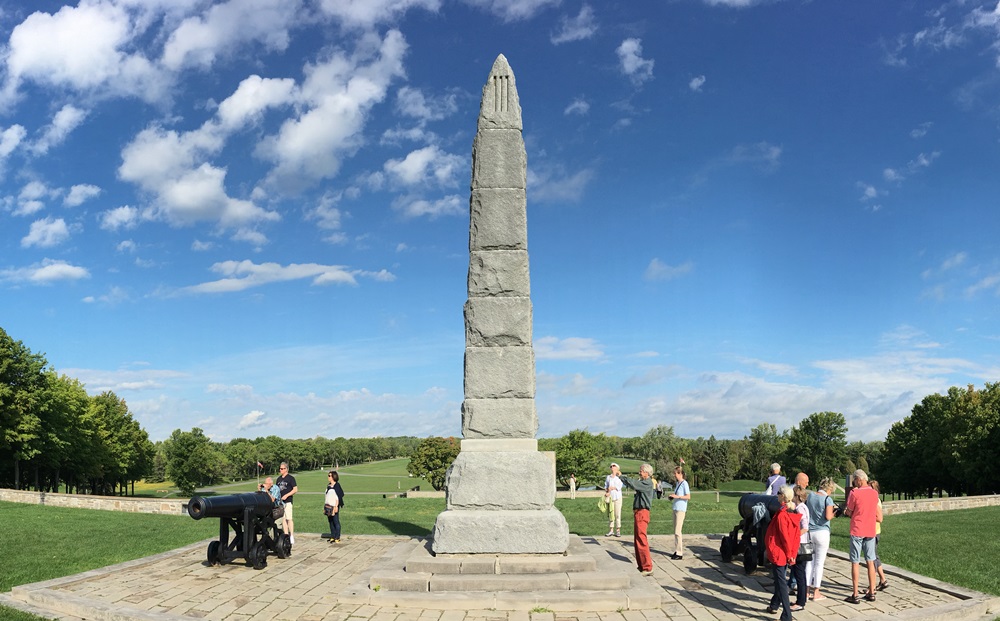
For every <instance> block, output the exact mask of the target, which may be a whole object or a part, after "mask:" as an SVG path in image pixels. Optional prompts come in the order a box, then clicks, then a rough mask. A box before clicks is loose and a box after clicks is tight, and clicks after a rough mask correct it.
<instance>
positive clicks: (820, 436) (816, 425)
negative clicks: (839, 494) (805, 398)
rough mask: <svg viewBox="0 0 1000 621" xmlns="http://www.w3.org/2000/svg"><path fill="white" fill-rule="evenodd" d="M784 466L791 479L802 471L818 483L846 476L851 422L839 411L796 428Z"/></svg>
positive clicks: (790, 435) (808, 419) (811, 418)
mask: <svg viewBox="0 0 1000 621" xmlns="http://www.w3.org/2000/svg"><path fill="white" fill-rule="evenodd" d="M783 459H784V463H783V464H782V465H783V466H784V468H785V471H786V472H787V473H788V475H789V476H795V474H796V473H797V472H799V471H801V472H805V473H806V474H808V475H809V477H810V478H811V479H812V480H814V481H818V480H820V479H821V478H823V477H828V476H833V477H835V476H838V475H840V474H842V472H843V471H842V468H843V467H844V462H846V461H847V421H846V420H844V415H843V414H840V413H839V412H816V413H814V414H810V415H809V416H807V417H806V418H804V419H803V420H802V422H800V423H799V425H798V426H797V427H792V429H791V431H789V433H788V447H787V448H786V449H785V455H784V457H783Z"/></svg>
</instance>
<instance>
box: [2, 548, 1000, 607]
mask: <svg viewBox="0 0 1000 621" xmlns="http://www.w3.org/2000/svg"><path fill="white" fill-rule="evenodd" d="M296 538H297V540H298V541H297V544H296V546H295V548H294V549H293V553H292V557H291V558H288V559H284V560H280V559H277V558H276V557H270V558H269V563H268V566H267V568H266V569H264V570H261V571H255V570H253V569H252V568H250V567H247V566H245V565H244V564H243V563H241V562H239V563H233V564H229V565H223V566H215V567H211V566H208V564H207V563H206V562H205V558H206V548H207V541H206V542H202V543H198V544H194V545H191V546H187V547H184V548H180V549H177V550H173V551H170V552H166V553H163V554H158V555H155V556H151V557H147V558H143V559H138V560H135V561H130V562H127V563H121V564H119V565H114V566H110V567H105V568H102V569H97V570H93V571H89V572H85V573H81V574H77V575H74V576H67V577H65V578H59V579H56V580H50V581H46V582H41V583H35V584H29V585H22V586H19V587H15V588H14V589H13V590H12V591H11V593H9V594H3V595H2V596H0V603H2V604H5V605H13V606H16V607H19V608H22V609H25V610H28V611H31V612H34V613H35V614H40V615H43V616H47V617H49V618H53V619H64V620H67V621H74V620H76V619H102V620H112V619H113V620H116V621H118V620H123V619H136V620H140V621H190V620H191V619H211V620H216V621H271V620H272V619H276V620H280V621H321V620H329V621H348V620H350V621H664V620H667V619H670V620H672V621H736V620H737V619H760V620H761V621H775V620H776V619H777V615H770V614H767V613H766V612H765V608H766V607H767V604H768V600H769V598H770V593H771V580H770V578H769V577H768V576H767V575H765V572H763V571H760V570H758V572H757V573H755V574H754V575H751V576H747V575H745V574H744V571H743V568H742V565H741V564H739V563H738V562H732V563H723V562H722V559H721V557H720V555H719V552H718V547H719V541H718V538H715V537H712V538H709V537H705V536H688V537H685V543H686V547H687V553H686V555H685V558H684V560H682V561H672V560H670V559H669V555H670V553H671V552H672V548H673V545H672V543H673V538H672V537H668V536H652V537H650V541H651V547H652V549H653V557H654V563H655V565H656V569H655V571H654V573H653V575H652V576H648V577H641V576H640V577H638V578H637V579H638V580H640V581H644V583H645V586H647V587H648V588H649V590H650V591H651V592H658V593H659V596H660V605H659V606H658V607H648V608H646V609H643V610H628V609H624V608H623V609H622V610H620V611H619V610H611V611H605V612H590V611H587V600H586V595H585V593H584V592H579V593H574V592H573V591H572V590H570V591H568V592H567V595H566V597H567V599H566V600H565V601H555V600H553V601H551V602H546V601H540V600H539V599H537V598H535V597H533V596H532V595H531V594H530V593H523V594H517V593H515V594H510V595H512V596H507V597H501V598H499V599H498V598H497V597H496V594H493V598H492V599H490V598H489V596H488V595H489V594H486V593H483V594H482V597H478V596H477V594H476V593H462V594H460V595H456V597H454V598H447V599H445V600H442V602H443V603H442V604H441V605H440V606H436V607H435V608H430V607H426V604H423V605H424V606H425V607H421V608H412V607H408V606H406V602H405V601H400V600H396V601H391V600H386V601H385V605H382V604H381V603H380V600H379V594H378V593H373V592H370V593H358V588H357V587H358V585H359V584H363V583H364V581H365V576H366V574H368V575H370V574H371V573H372V572H373V571H374V569H375V568H376V567H377V566H378V563H379V561H380V560H382V561H383V562H384V561H385V559H387V558H391V557H392V556H393V550H399V549H402V548H405V547H407V546H409V547H410V548H412V546H413V544H414V540H413V538H409V537H379V536H361V537H350V538H345V539H344V540H343V542H342V543H340V544H331V543H328V542H327V540H325V539H321V538H320V536H319V535H316V534H300V535H298V536H297V537H296ZM583 540H584V541H585V542H587V543H588V545H596V546H600V548H602V549H603V551H604V552H605V553H606V554H607V556H608V559H607V564H605V565H604V566H605V567H612V566H617V568H618V570H620V571H634V568H635V559H634V557H633V555H632V543H631V539H628V538H621V539H616V538H605V537H596V538H589V537H584V538H583ZM886 568H887V572H888V574H889V582H890V587H889V589H887V590H886V591H884V592H881V593H879V594H878V599H877V600H876V601H875V602H862V603H861V604H859V605H851V604H848V603H846V602H844V601H843V600H844V597H845V596H846V595H848V594H849V593H850V584H851V582H850V564H849V563H848V562H847V560H846V557H845V556H844V555H843V554H840V553H838V552H831V555H830V559H829V560H828V562H827V570H826V577H825V581H824V586H823V591H824V592H825V594H826V595H827V596H828V599H826V600H824V601H821V602H809V604H808V605H807V607H806V609H805V610H803V611H801V612H797V613H795V615H794V616H795V619H796V621H840V620H843V619H871V620H876V619H900V620H903V621H965V620H972V619H976V620H978V619H984V620H985V619H989V620H992V619H994V618H996V617H997V615H998V614H1000V598H994V597H992V596H988V595H985V594H982V593H977V592H973V591H968V590H966V589H962V588H960V587H956V586H954V585H949V584H945V583H941V582H938V581H936V580H933V579H930V578H926V577H923V576H918V575H916V574H911V573H909V572H906V571H903V570H899V569H896V568H893V567H889V566H886ZM372 595H374V597H372ZM390 602H391V603H390ZM498 602H502V604H503V605H502V607H504V608H508V610H499V609H496V608H497V607H498V606H497V604H498ZM595 603H596V602H595ZM573 607H575V608H576V611H572V610H567V609H568V608H573ZM510 608H517V609H510Z"/></svg>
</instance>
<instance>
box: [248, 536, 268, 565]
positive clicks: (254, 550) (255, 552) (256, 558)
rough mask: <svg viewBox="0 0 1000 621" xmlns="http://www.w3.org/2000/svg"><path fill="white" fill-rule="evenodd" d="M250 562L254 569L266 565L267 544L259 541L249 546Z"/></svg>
mask: <svg viewBox="0 0 1000 621" xmlns="http://www.w3.org/2000/svg"><path fill="white" fill-rule="evenodd" d="M250 562H251V563H253V568H254V569H264V568H265V567H267V546H265V545H264V544H263V543H261V542H257V543H255V544H253V546H252V547H251V548H250Z"/></svg>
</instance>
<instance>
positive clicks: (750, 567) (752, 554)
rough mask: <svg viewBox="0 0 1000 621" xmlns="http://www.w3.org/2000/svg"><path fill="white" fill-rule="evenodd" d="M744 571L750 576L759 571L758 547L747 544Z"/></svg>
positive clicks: (744, 553) (744, 555)
mask: <svg viewBox="0 0 1000 621" xmlns="http://www.w3.org/2000/svg"><path fill="white" fill-rule="evenodd" d="M743 570H744V571H746V572H747V574H748V575H749V574H752V573H753V572H755V571H757V546H755V545H754V544H752V543H749V544H747V549H746V550H745V551H744V552H743Z"/></svg>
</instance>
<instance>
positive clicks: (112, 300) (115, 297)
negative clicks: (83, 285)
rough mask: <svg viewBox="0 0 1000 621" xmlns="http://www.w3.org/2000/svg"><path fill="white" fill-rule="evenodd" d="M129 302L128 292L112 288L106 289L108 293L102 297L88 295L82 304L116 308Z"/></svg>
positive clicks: (119, 288) (115, 287)
mask: <svg viewBox="0 0 1000 621" xmlns="http://www.w3.org/2000/svg"><path fill="white" fill-rule="evenodd" d="M128 300H129V295H128V292H127V291H125V289H122V288H121V287H117V286H112V287H110V288H109V289H108V292H107V293H105V294H103V295H98V296H93V295H88V296H87V297H85V298H83V302H84V303H86V304H98V303H99V304H105V305H107V306H116V305H118V304H121V303H122V302H127V301H128Z"/></svg>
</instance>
